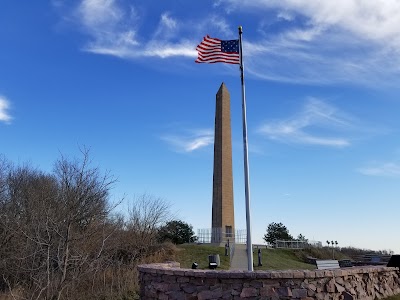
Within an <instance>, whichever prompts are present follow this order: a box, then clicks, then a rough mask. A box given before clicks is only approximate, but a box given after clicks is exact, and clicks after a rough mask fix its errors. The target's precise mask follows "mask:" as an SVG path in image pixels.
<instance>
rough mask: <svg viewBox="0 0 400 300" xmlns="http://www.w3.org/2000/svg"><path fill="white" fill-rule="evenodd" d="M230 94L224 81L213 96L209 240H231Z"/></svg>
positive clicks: (232, 211) (233, 228) (233, 221)
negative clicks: (214, 106) (212, 154)
mask: <svg viewBox="0 0 400 300" xmlns="http://www.w3.org/2000/svg"><path fill="white" fill-rule="evenodd" d="M234 232H235V218H234V207H233V176H232V137H231V112H230V95H229V92H228V90H227V88H226V86H225V84H224V83H222V84H221V87H220V88H219V90H218V93H217V95H216V109H215V134H214V176H213V201H212V235H211V242H212V243H226V242H227V241H228V240H229V241H230V242H233V241H234Z"/></svg>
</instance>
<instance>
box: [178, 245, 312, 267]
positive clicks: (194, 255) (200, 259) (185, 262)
mask: <svg viewBox="0 0 400 300" xmlns="http://www.w3.org/2000/svg"><path fill="white" fill-rule="evenodd" d="M299 251H300V250H287V249H261V256H262V264H263V265H262V266H261V267H258V252H257V250H255V251H254V270H313V269H315V266H314V265H311V264H307V263H305V262H303V261H302V257H303V255H301V253H300V252H299ZM211 254H219V257H220V260H221V266H220V268H218V269H226V270H228V269H229V256H225V255H224V254H225V248H224V247H216V246H210V245H196V244H192V245H179V246H177V251H176V254H175V260H176V261H178V262H179V263H180V264H181V268H189V269H190V268H191V267H192V263H193V262H197V263H198V264H199V267H198V268H199V269H207V268H208V255H211Z"/></svg>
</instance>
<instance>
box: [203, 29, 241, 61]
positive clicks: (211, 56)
mask: <svg viewBox="0 0 400 300" xmlns="http://www.w3.org/2000/svg"><path fill="white" fill-rule="evenodd" d="M196 50H197V52H198V57H197V59H196V62H197V63H217V62H222V63H227V64H240V58H239V40H229V41H222V40H220V39H216V38H211V37H209V36H208V35H207V36H205V37H204V38H203V41H202V42H201V43H200V44H199V45H198V46H197V47H196Z"/></svg>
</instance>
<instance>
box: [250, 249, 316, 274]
mask: <svg viewBox="0 0 400 300" xmlns="http://www.w3.org/2000/svg"><path fill="white" fill-rule="evenodd" d="M298 251H301V250H287V249H261V262H262V264H263V265H262V266H261V267H258V252H257V250H255V251H254V257H253V258H254V270H314V269H315V268H316V267H315V266H314V265H311V264H307V263H305V262H303V261H301V259H300V258H299V257H301V256H300V255H299V253H298Z"/></svg>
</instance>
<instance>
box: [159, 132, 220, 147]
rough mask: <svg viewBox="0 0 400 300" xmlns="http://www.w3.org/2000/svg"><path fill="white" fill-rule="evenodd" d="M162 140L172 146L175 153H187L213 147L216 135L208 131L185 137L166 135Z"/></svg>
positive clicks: (193, 133) (192, 133)
mask: <svg viewBox="0 0 400 300" xmlns="http://www.w3.org/2000/svg"><path fill="white" fill-rule="evenodd" d="M161 139H162V140H164V141H165V142H167V143H168V144H170V145H171V146H172V147H173V149H174V151H177V152H186V153H187V152H192V151H195V150H198V149H200V148H204V147H207V146H208V145H211V144H212V143H213V142H214V134H213V131H212V130H209V129H206V130H196V131H193V132H191V133H189V134H183V135H164V136H162V137H161Z"/></svg>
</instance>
